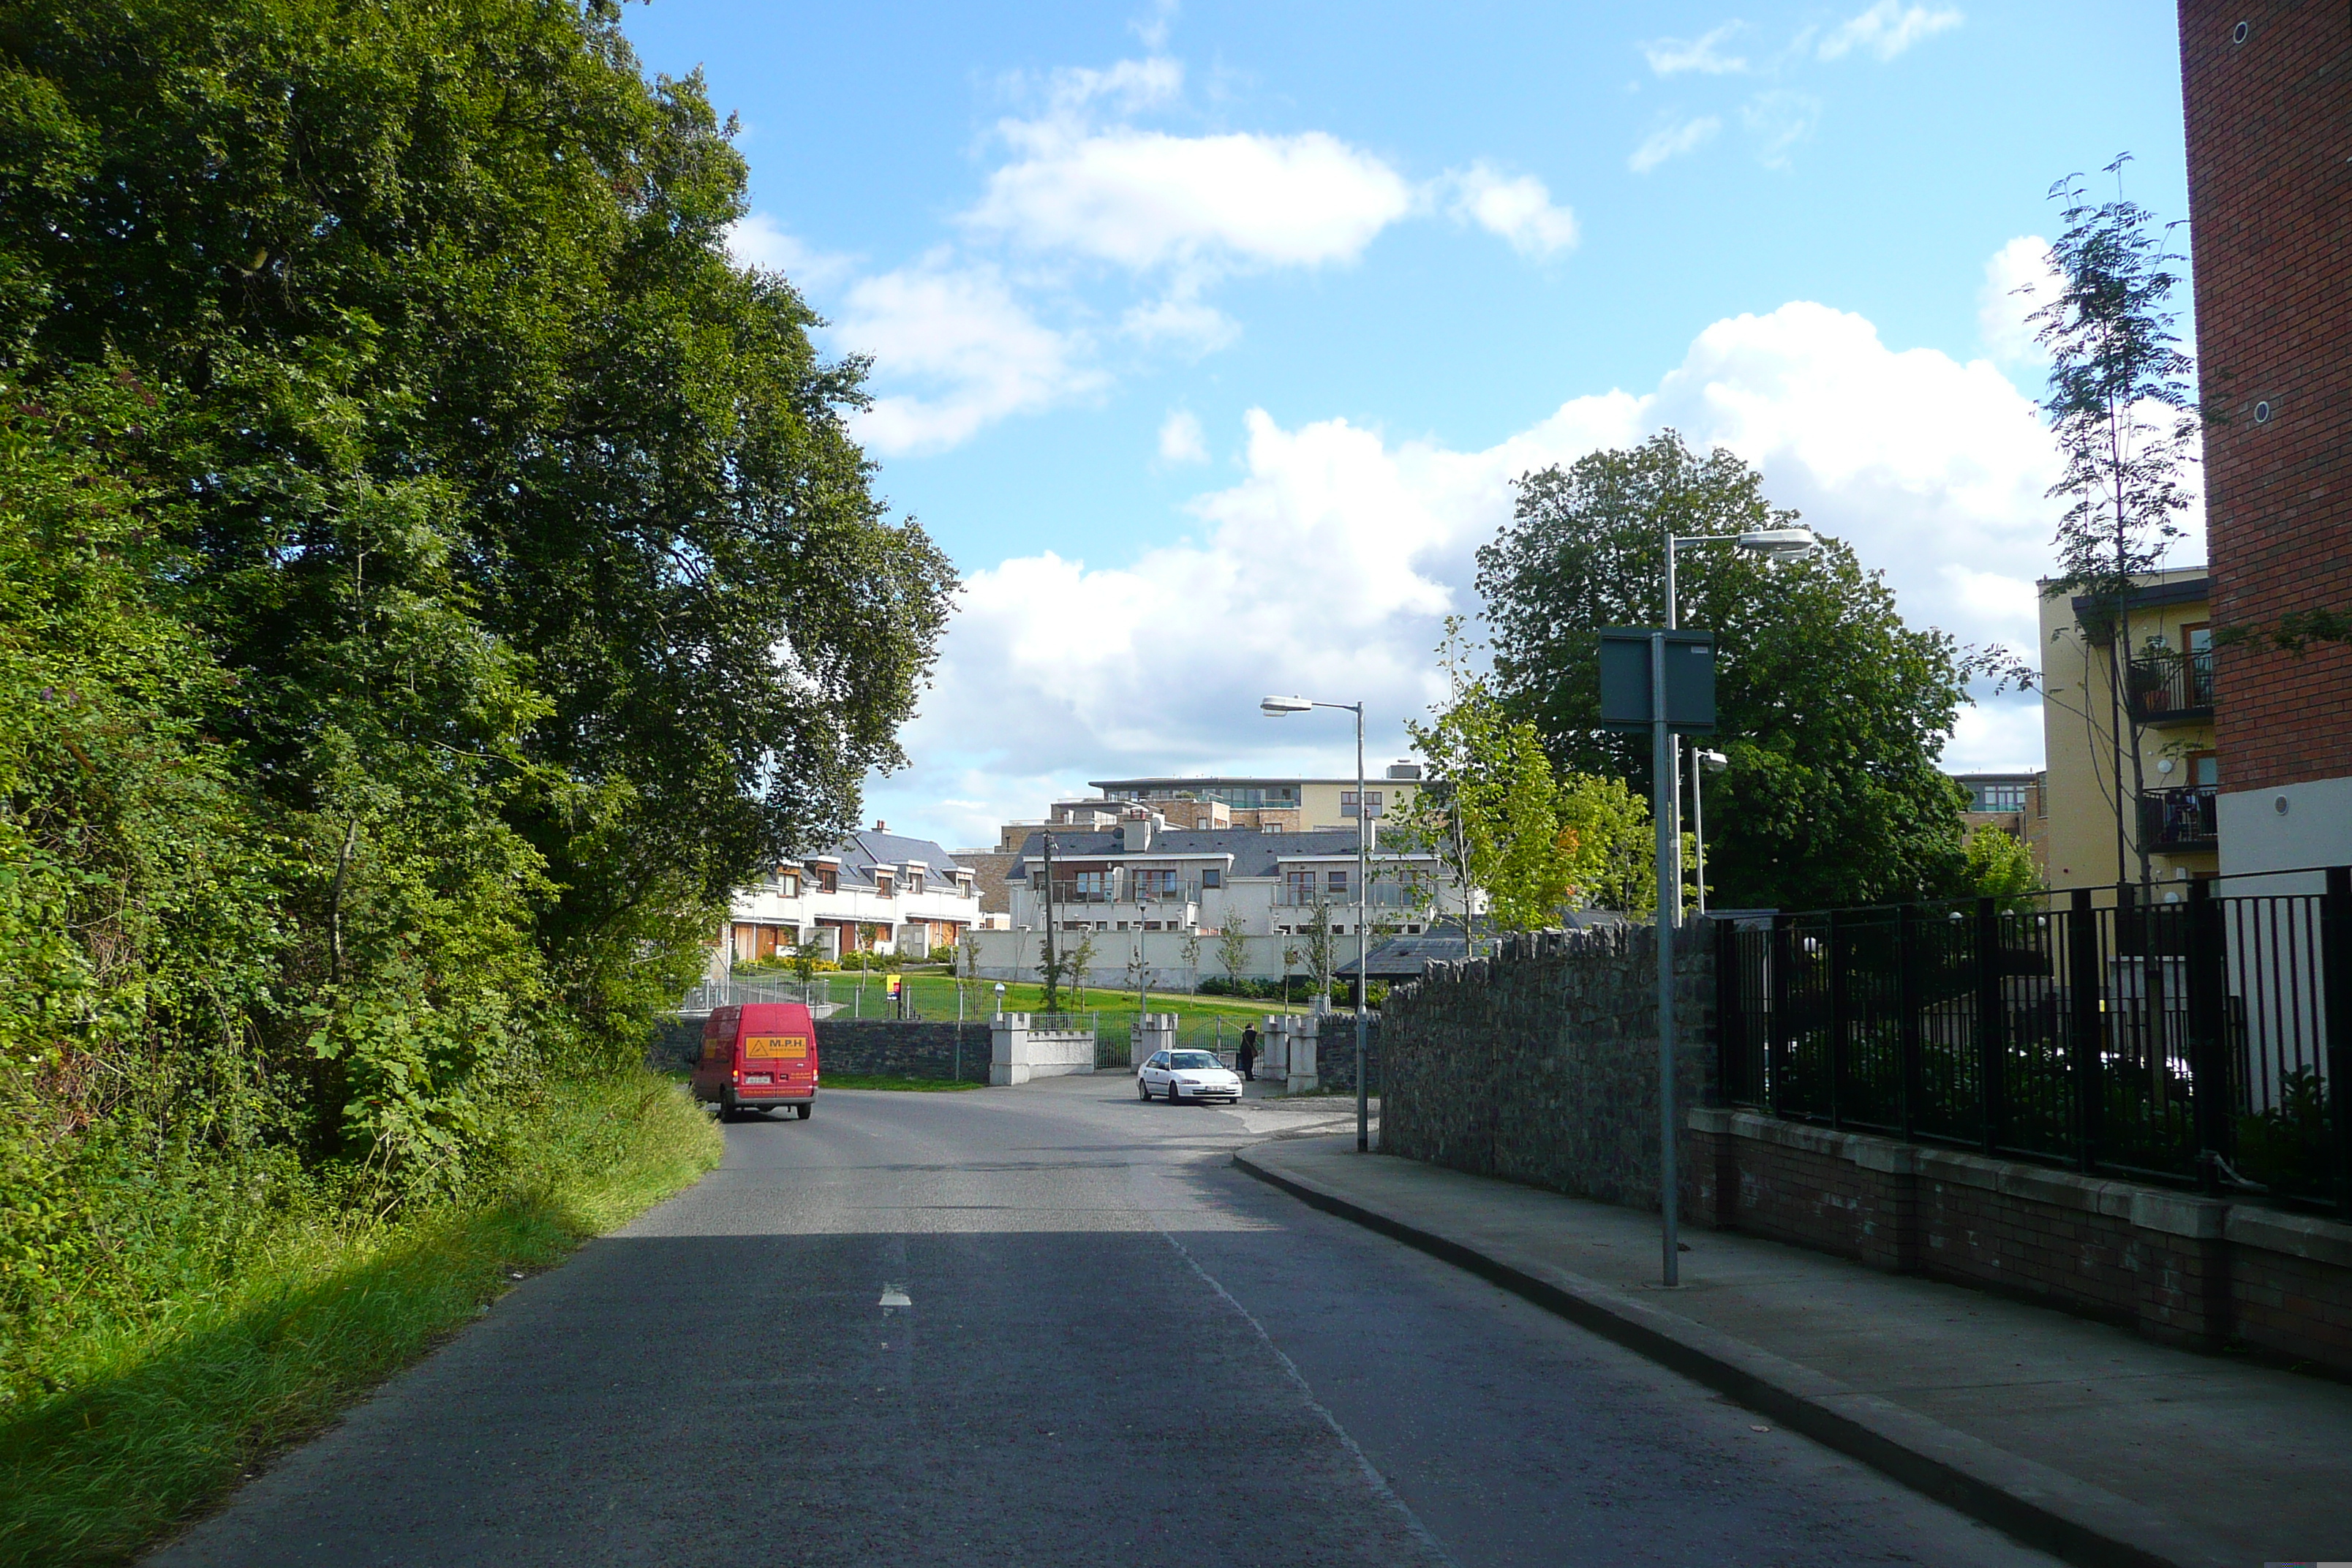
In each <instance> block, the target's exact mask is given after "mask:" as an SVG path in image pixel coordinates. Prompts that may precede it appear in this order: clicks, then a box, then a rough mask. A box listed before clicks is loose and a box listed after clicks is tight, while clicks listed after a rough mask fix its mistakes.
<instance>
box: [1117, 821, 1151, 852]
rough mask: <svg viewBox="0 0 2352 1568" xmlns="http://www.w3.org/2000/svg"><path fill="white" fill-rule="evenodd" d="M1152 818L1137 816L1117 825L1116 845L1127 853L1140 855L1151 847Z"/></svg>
mask: <svg viewBox="0 0 2352 1568" xmlns="http://www.w3.org/2000/svg"><path fill="white" fill-rule="evenodd" d="M1151 824H1152V818H1151V817H1150V816H1134V817H1130V818H1129V819H1128V820H1127V821H1125V822H1122V823H1120V824H1119V825H1118V846H1119V847H1120V848H1121V849H1124V850H1126V851H1127V852H1128V853H1129V855H1140V854H1142V853H1143V852H1144V851H1145V850H1146V849H1149V848H1150V847H1151Z"/></svg>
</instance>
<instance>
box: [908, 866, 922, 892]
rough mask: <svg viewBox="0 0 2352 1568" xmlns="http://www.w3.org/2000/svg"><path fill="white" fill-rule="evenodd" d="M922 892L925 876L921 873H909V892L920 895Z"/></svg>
mask: <svg viewBox="0 0 2352 1568" xmlns="http://www.w3.org/2000/svg"><path fill="white" fill-rule="evenodd" d="M922 890H923V874H922V873H921V872H920V871H914V870H910V871H908V873H907V891H908V892H909V893H919V892H921V891H922Z"/></svg>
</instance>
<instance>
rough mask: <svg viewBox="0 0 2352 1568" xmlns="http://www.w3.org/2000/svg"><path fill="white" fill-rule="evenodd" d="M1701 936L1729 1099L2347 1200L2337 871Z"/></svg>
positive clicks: (2347, 989)
mask: <svg viewBox="0 0 2352 1568" xmlns="http://www.w3.org/2000/svg"><path fill="white" fill-rule="evenodd" d="M2298 881H2299V882H2300V884H2301V885H2302V886H2301V887H2300V889H2294V888H2289V889H2288V890H2281V889H2282V887H2283V886H2284V885H2285V884H2291V883H2295V882H2298ZM2315 882H2316V883H2318V884H2319V886H2318V888H2317V889H2313V888H2312V887H2311V886H2310V885H2311V884H2313V883H2315ZM2168 899H2169V900H2170V901H2167V900H2168ZM1715 936H1716V941H1717V986H1718V987H1719V991H1718V994H1717V1054H1718V1060H1717V1071H1718V1074H1719V1077H1718V1080H1717V1081H1718V1082H1719V1083H1720V1085H1721V1087H1722V1092H1723V1094H1724V1096H1725V1098H1726V1099H1727V1100H1728V1101H1729V1102H1731V1103H1733V1104H1737V1105H1743V1106H1750V1107H1754V1108H1758V1109H1761V1110H1769V1111H1770V1112H1771V1113H1773V1114H1775V1115H1778V1116H1783V1117H1789V1118H1792V1119H1796V1120H1801V1121H1815V1122H1821V1123H1824V1124H1826V1125H1829V1126H1832V1127H1837V1128H1842V1129H1851V1130H1854V1131H1869V1132H1877V1133H1884V1134H1886V1135H1889V1136H1893V1137H1896V1138H1902V1139H1906V1140H1909V1141H1912V1142H1934V1143H1942V1144H1948V1145H1952V1146H1957V1147H1963V1148H1969V1149H1974V1150H1978V1151H1980V1152H1984V1153H1987V1154H1990V1155H1994V1156H1998V1157H2004V1158H2021V1159H2028V1160H2034V1161H2041V1162H2046V1163H2060V1164H2064V1165H2068V1166H2072V1167H2074V1168H2075V1169H2078V1170H2082V1171H2085V1172H2103V1173H2114V1174H2118V1175H2128V1176H2133V1177H2139V1178H2152V1179H2156V1180H2159V1181H2165V1182H2172V1183H2189V1184H2200V1185H2203V1186H2206V1187H2209V1188H2214V1189H2223V1188H2226V1189H2229V1190H2232V1191H2236V1192H2240V1193H2244V1194H2260V1195H2264V1196H2268V1197H2272V1198H2275V1199H2278V1200H2280V1201H2284V1202H2287V1203H2292V1204H2298V1205H2310V1204H2323V1205H2329V1206H2332V1207H2336V1208H2337V1209H2339V1210H2341V1211H2343V1212H2346V1213H2347V1214H2352V1115H2347V1113H2346V1111H2347V1100H2344V1099H2343V1098H2341V1097H2342V1096H2345V1095H2352V868H2336V869H2332V870H2329V871H2326V872H2325V873H2315V874H2298V875H2297V876H2295V877H2281V876H2273V877H2269V878H2264V879H2243V878H2234V879H2220V880H2215V881H2201V882H2194V883H2190V884H2188V885H2187V886H2185V887H2180V886H2175V887H2171V888H2163V887H2157V888H2145V889H2143V888H2137V887H2131V886H2126V887H2124V888H2120V889H2073V890H2071V891H2066V892H2060V893H2053V894H2046V895H2039V896H2034V897H2027V898H2009V899H1998V900H1996V899H1980V900H1968V901H1965V902H1959V903H1916V904H1902V905H1895V906H1885V907H1879V908H1872V909H1856V910H1821V911H1815V912H1810V913H1802V914H1780V915H1774V916H1772V917H1770V918H1769V920H1754V919H1751V920H1744V921H1743V920H1725V921H1717V926H1716V933H1715ZM2339 1086H2342V1087H2341V1088H2340V1089H2339Z"/></svg>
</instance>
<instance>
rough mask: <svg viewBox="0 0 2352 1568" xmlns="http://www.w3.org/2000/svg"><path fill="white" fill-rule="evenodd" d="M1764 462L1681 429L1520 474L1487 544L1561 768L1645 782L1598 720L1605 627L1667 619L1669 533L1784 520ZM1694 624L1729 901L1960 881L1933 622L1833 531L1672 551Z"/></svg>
mask: <svg viewBox="0 0 2352 1568" xmlns="http://www.w3.org/2000/svg"><path fill="white" fill-rule="evenodd" d="M1795 520H1796V513H1794V512H1792V511H1789V510H1782V509H1778V508H1775V507H1773V506H1772V505H1771V503H1770V502H1769V500H1767V499H1766V497H1765V495H1764V489H1763V482H1762V479H1761V477H1760V476H1759V474H1757V472H1756V471H1755V470H1754V469H1752V468H1748V466H1747V465H1746V464H1745V463H1743V462H1742V461H1741V460H1740V459H1739V458H1738V457H1736V456H1735V455H1733V454H1732V453H1731V452H1729V451H1727V450H1725V449H1723V448H1720V447H1718V448H1717V449H1715V450H1714V451H1712V452H1710V453H1708V454H1707V455H1706V456H1704V457H1701V456H1699V455H1697V454H1696V453H1694V452H1692V451H1691V450H1690V448H1689V447H1687V446H1686V445H1685V443H1684V442H1683V440H1682V438H1681V437H1679V436H1677V435H1676V434H1675V433H1674V432H1672V431H1668V432H1665V433H1664V434H1662V435H1659V436H1657V437H1653V438H1652V439H1651V440H1649V441H1647V442H1644V443H1643V444H1642V445H1641V446H1639V447H1633V448H1630V449H1627V450H1622V451H1607V452H1596V453H1593V454H1592V455H1591V456H1589V457H1586V458H1580V459H1579V460H1578V461H1577V462H1575V463H1572V464H1570V465H1569V466H1568V467H1566V468H1558V467H1555V468H1546V469H1543V470H1541V471H1540V472H1537V473H1530V474H1528V475H1526V476H1524V477H1522V478H1521V479H1520V480H1519V483H1518V500H1517V507H1516V509H1515V513H1514V516H1513V518H1512V520H1511V521H1510V522H1508V523H1507V524H1506V525H1505V526H1504V528H1503V529H1502V531H1501V532H1500V534H1499V535H1498V536H1497V537H1496V539H1495V541H1494V542H1491V543H1490V544H1488V545H1486V547H1485V548H1483V549H1482V550H1481V551H1480V552H1479V554H1478V563H1479V575H1478V588H1479V592H1480V594H1481V595H1483V596H1484V598H1485V600H1486V619H1487V623H1488V625H1489V626H1490V628H1491V630H1492V633H1493V638H1494V666H1495V678H1496V684H1497V689H1498V695H1499V696H1500V697H1501V698H1502V699H1503V700H1504V701H1505V703H1506V704H1507V706H1508V707H1509V708H1510V709H1511V710H1513V711H1514V712H1515V713H1517V714H1518V715H1519V716H1521V717H1523V718H1525V719H1526V720H1528V721H1529V722H1531V723H1532V724H1534V725H1535V727H1536V729H1537V731H1538V732H1539V733H1540V734H1541V735H1542V736H1543V738H1544V742H1545V745H1546V747H1547V748H1548V749H1549V752H1550V754H1551V759H1552V762H1553V763H1554V765H1555V766H1557V767H1561V768H1566V769H1570V770H1573V771H1576V772H1580V773H1602V774H1607V775H1609V776H1612V777H1616V778H1622V779H1624V780H1626V781H1628V782H1629V783H1631V784H1633V786H1634V787H1635V788H1637V789H1639V790H1641V791H1643V792H1644V793H1646V792H1647V791H1648V789H1649V787H1650V757H1649V741H1648V738H1647V736H1645V735H1644V736H1625V735H1619V734H1612V733H1611V732H1609V731H1604V730H1602V729H1601V728H1600V727H1599V720H1600V679H1599V636H1598V634H1599V632H1600V629H1601V627H1603V626H1654V625H1662V624H1664V620H1663V618H1664V611H1665V605H1664V555H1665V545H1664V536H1665V534H1666V532H1667V531H1669V530H1671V531H1673V532H1675V533H1676V534H1685V535H1695V534H1717V535H1721V534H1733V533H1738V532H1739V531H1743V530H1748V529H1758V528H1769V527H1779V526H1785V525H1787V524H1789V523H1791V522H1793V521H1795ZM1678 568H1679V569H1678V578H1679V584H1678V586H1679V598H1680V601H1681V605H1680V608H1681V617H1680V618H1681V624H1682V625H1684V626H1692V627H1698V628H1703V629H1706V630H1711V631H1713V632H1714V633H1715V634H1716V645H1717V714H1718V719H1719V725H1720V727H1719V729H1718V731H1717V735H1716V737H1715V742H1714V743H1715V744H1716V745H1717V747H1718V748H1720V749H1721V750H1722V751H1724V752H1726V753H1727V755H1728V756H1729V758H1730V760H1731V761H1730V766H1729V768H1728V769H1727V771H1726V772H1724V773H1720V774H1717V775H1715V776H1713V777H1711V778H1710V779H1709V780H1708V782H1707V784H1706V790H1707V798H1706V829H1707V857H1706V869H1707V879H1708V881H1709V882H1710V883H1711V884H1712V885H1713V889H1714V891H1713V894H1712V901H1714V902H1715V903H1717V904H1719V905H1725V906H1733V905H1738V906H1750V907H1756V906H1772V907H1778V908H1782V909H1810V908H1819V907H1823V906H1827V905H1832V904H1852V903H1863V902H1869V901H1873V900H1889V899H1898V898H1909V897H1916V896H1919V895H1921V894H1923V893H1927V894H1932V893H1941V892H1946V891H1949V890H1952V889H1956V888H1957V887H1958V883H1959V880H1960V877H1961V844H1962V838H1961V816H1960V812H1961V808H1962V805H1963V803H1964V795H1963V793H1962V792H1961V790H1960V789H1959V787H1958V785H1957V784H1953V783H1952V782H1951V781H1950V780H1948V779H1947V778H1946V777H1944V776H1943V774H1942V773H1939V772H1938V771H1937V766H1936V758H1937V753H1938V752H1939V751H1940V750H1941V748H1942V745H1943V742H1944V741H1945V740H1946V739H1947V738H1948V736H1949V735H1950V733H1951V731H1952V726H1953V723H1954V721H1955V720H1956V719H1957V717H1958V710H1959V706H1960V704H1961V703H1963V702H1965V701H1966V700H1968V695H1967V684H1968V671H1969V666H1968V663H1967V660H1966V658H1964V656H1963V654H1962V652H1961V650H1960V649H1959V648H1958V647H1956V645H1955V644H1954V643H1953V641H1952V639H1951V638H1949V637H1946V636H1945V635H1944V634H1942V633H1941V632H1937V631H1934V630H1925V631H1923V630H1917V629H1915V628H1913V627H1910V626H1906V625H1905V624H1904V622H1903V619H1902V617H1901V616H1900V615H1898V614H1897V613H1896V611H1895V595H1894V594H1893V592H1892V591H1891V590H1890V589H1888V588H1887V587H1886V585H1885V583H1884V582H1882V581H1881V580H1880V578H1879V576H1878V575H1877V574H1875V573H1870V572H1865V571H1864V570H1863V568H1862V565H1861V563H1859V561H1857V560H1856V558H1855V556H1854V553H1853V550H1852V549H1851V548H1850V547H1848V546H1847V545H1845V544H1844V543H1843V542H1840V541H1838V540H1835V539H1832V538H1827V537H1824V538H1823V539H1822V548H1821V549H1820V551H1818V552H1816V553H1815V554H1814V555H1812V556H1811V557H1810V558H1808V559H1805V560H1802V561H1799V562H1793V563H1777V564H1767V563H1764V562H1763V561H1761V560H1759V559H1758V558H1757V557H1754V556H1752V555H1749V554H1748V553H1746V552H1741V551H1737V550H1733V549H1729V548H1727V547H1722V546H1714V547H1707V548H1702V549H1691V550H1685V551H1682V552H1680V553H1679V555H1678Z"/></svg>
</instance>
